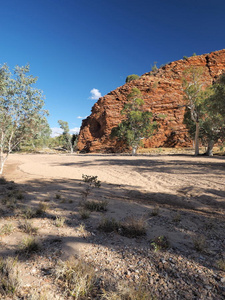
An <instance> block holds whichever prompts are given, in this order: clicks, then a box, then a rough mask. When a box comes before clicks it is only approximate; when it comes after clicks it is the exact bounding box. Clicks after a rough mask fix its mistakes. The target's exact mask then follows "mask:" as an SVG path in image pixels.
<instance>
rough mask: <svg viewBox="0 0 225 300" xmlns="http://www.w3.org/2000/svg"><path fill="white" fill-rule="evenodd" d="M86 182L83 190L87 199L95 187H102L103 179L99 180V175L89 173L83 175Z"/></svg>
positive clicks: (84, 197)
mask: <svg viewBox="0 0 225 300" xmlns="http://www.w3.org/2000/svg"><path fill="white" fill-rule="evenodd" d="M82 178H83V180H84V182H85V183H86V187H85V190H84V191H83V199H84V200H87V197H88V195H89V194H90V193H91V191H92V190H93V189H94V188H100V186H101V181H100V180H98V176H89V175H84V174H83V175H82Z"/></svg>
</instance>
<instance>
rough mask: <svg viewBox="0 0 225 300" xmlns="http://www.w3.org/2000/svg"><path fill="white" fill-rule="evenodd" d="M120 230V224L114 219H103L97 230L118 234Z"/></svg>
mask: <svg viewBox="0 0 225 300" xmlns="http://www.w3.org/2000/svg"><path fill="white" fill-rule="evenodd" d="M119 228H120V223H119V222H117V221H116V220H115V219H114V218H111V219H109V218H103V219H102V220H101V222H100V224H99V225H98V229H99V230H101V231H104V232H113V231H115V232H118V231H119Z"/></svg>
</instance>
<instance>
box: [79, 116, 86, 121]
mask: <svg viewBox="0 0 225 300" xmlns="http://www.w3.org/2000/svg"><path fill="white" fill-rule="evenodd" d="M86 118H87V116H86V117H81V116H78V117H77V119H82V120H84V119H86Z"/></svg>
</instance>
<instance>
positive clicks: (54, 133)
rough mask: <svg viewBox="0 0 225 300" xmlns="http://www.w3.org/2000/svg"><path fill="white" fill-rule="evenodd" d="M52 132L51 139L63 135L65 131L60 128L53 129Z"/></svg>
mask: <svg viewBox="0 0 225 300" xmlns="http://www.w3.org/2000/svg"><path fill="white" fill-rule="evenodd" d="M51 130H52V134H51V137H55V136H59V135H60V134H62V133H63V130H62V129H61V128H58V127H53V128H51Z"/></svg>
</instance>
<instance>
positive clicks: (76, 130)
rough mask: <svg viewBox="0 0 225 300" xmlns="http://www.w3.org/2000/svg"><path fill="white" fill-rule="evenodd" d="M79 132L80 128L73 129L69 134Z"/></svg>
mask: <svg viewBox="0 0 225 300" xmlns="http://www.w3.org/2000/svg"><path fill="white" fill-rule="evenodd" d="M79 132H80V127H74V128H71V129H70V134H78V133H79Z"/></svg>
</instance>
